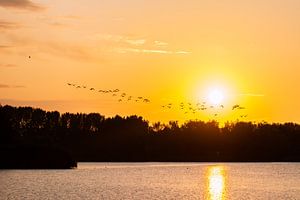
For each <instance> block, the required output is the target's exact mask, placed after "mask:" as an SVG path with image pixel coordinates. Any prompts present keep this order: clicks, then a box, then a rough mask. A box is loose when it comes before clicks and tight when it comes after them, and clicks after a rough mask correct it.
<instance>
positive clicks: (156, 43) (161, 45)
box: [154, 40, 168, 47]
mask: <svg viewBox="0 0 300 200" xmlns="http://www.w3.org/2000/svg"><path fill="white" fill-rule="evenodd" d="M154 45H155V46H158V47H166V46H168V43H167V42H163V41H158V40H155V41H154Z"/></svg>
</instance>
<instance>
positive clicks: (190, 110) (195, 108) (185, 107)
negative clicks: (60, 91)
mask: <svg viewBox="0 0 300 200" xmlns="http://www.w3.org/2000/svg"><path fill="white" fill-rule="evenodd" d="M67 85H68V86H70V87H74V88H76V89H86V90H90V91H93V92H98V93H103V94H111V95H112V96H113V97H117V98H118V102H122V101H132V102H143V103H150V102H151V101H150V100H149V99H148V98H145V97H142V96H137V97H136V96H131V95H129V94H126V93H124V92H121V90H120V89H109V90H102V89H99V90H98V89H96V88H94V87H87V86H85V85H78V84H74V83H67ZM161 108H163V109H164V110H168V109H174V108H175V109H178V108H179V109H180V110H181V111H183V112H184V114H197V113H198V112H201V111H205V110H211V111H213V113H214V114H213V116H214V117H217V116H218V115H219V111H220V110H222V109H224V108H225V106H224V105H222V104H221V105H208V104H207V103H206V102H205V101H203V102H201V103H196V104H192V103H184V102H181V103H180V104H174V103H167V104H164V105H161ZM244 109H246V108H245V107H242V106H240V105H239V104H236V105H233V106H232V108H231V110H232V111H235V110H244ZM247 116H248V115H247V114H243V115H240V118H246V117H247Z"/></svg>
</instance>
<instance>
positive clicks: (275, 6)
mask: <svg viewBox="0 0 300 200" xmlns="http://www.w3.org/2000/svg"><path fill="white" fill-rule="evenodd" d="M299 10H300V1H298V0H285V1H281V0H245V1H240V0H227V1H221V0H187V1H174V0H172V1H171V0H165V1H158V0H151V1H150V0H148V1H147V0H144V1H141V0H103V1H97V0H89V1H87V0H64V1H61V0H51V1H50V0H0V103H1V104H2V105H5V104H9V105H14V106H34V107H39V108H43V109H46V110H58V111H60V112H86V113H89V112H99V113H101V114H103V115H105V116H114V115H116V114H119V115H121V116H127V115H132V114H137V115H141V116H143V117H144V118H146V119H148V120H150V121H151V122H154V121H169V120H177V121H180V122H183V121H185V120H188V119H199V120H212V119H215V120H218V121H235V120H246V121H254V122H261V121H267V122H297V123H299V122H300V81H299V75H300V60H299V59H300V12H299ZM67 83H74V84H76V85H80V86H83V85H85V86H87V87H88V88H91V87H93V88H95V89H97V90H110V89H111V90H113V89H119V90H120V93H123V92H124V93H126V98H127V97H128V96H129V95H130V96H133V97H134V98H135V97H138V96H141V97H143V98H147V99H149V100H150V103H143V102H140V101H139V102H135V101H133V100H131V101H128V100H126V98H123V100H122V101H121V102H119V101H118V99H119V98H121V97H114V96H112V94H110V93H109V94H103V93H99V92H97V91H91V90H89V89H88V88H87V89H83V88H80V89H76V88H75V87H72V86H68V85H67ZM214 93H217V94H218V95H219V96H218V95H217V97H213V98H219V102H218V106H220V105H223V106H224V108H220V107H218V108H212V109H207V110H204V111H202V110H201V111H197V112H196V113H195V114H193V113H192V112H190V111H189V110H188V113H185V111H183V110H181V109H180V106H179V105H180V103H181V102H183V103H184V105H186V106H188V103H190V104H191V105H196V104H197V103H199V102H206V105H207V106H210V105H211V104H214V102H213V100H211V96H212V94H214ZM215 96H216V95H215ZM169 103H172V107H171V108H170V109H169V108H163V107H162V106H164V105H167V104H169ZM236 104H238V105H240V106H242V107H244V108H245V109H235V110H232V106H233V105H236ZM213 106H214V107H217V105H213ZM241 115H246V117H244V118H242V119H241Z"/></svg>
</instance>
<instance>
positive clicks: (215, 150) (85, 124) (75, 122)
mask: <svg viewBox="0 0 300 200" xmlns="http://www.w3.org/2000/svg"><path fill="white" fill-rule="evenodd" d="M36 146H39V147H43V148H44V147H55V148H56V147H57V148H59V149H63V150H64V151H65V152H68V153H69V154H70V155H71V156H72V157H73V158H74V159H75V160H77V161H112V162H114V161H116V162H120V161H165V162H168V161H206V162H214V161H223V162H225V161H232V162H248V161H251V162H252V161H300V125H298V124H296V123H283V124H281V123H272V124H269V123H252V122H227V123H225V125H224V126H222V127H220V126H219V124H218V122H217V121H208V122H204V121H195V120H192V121H187V122H185V123H183V124H182V125H179V124H178V122H176V121H170V122H169V123H167V124H163V123H160V122H157V123H154V124H152V125H150V123H149V122H148V121H147V120H145V119H143V118H142V117H140V116H135V115H134V116H128V117H121V116H118V115H117V116H115V117H108V118H107V117H105V116H103V115H101V114H98V113H90V114H84V113H76V114H72V113H63V114H60V113H59V112H57V111H51V112H50V111H44V110H42V109H38V108H32V107H13V106H9V105H5V106H0V148H2V149H6V151H5V152H7V149H9V148H11V147H22V148H23V147H36ZM8 152H9V151H8ZM0 159H1V158H0Z"/></svg>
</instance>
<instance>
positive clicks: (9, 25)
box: [0, 0, 20, 30]
mask: <svg viewBox="0 0 300 200" xmlns="http://www.w3.org/2000/svg"><path fill="white" fill-rule="evenodd" d="M0 1H1V0H0ZM19 27H20V25H19V24H17V23H14V22H7V21H0V30H1V29H2V30H4V29H15V28H19Z"/></svg>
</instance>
